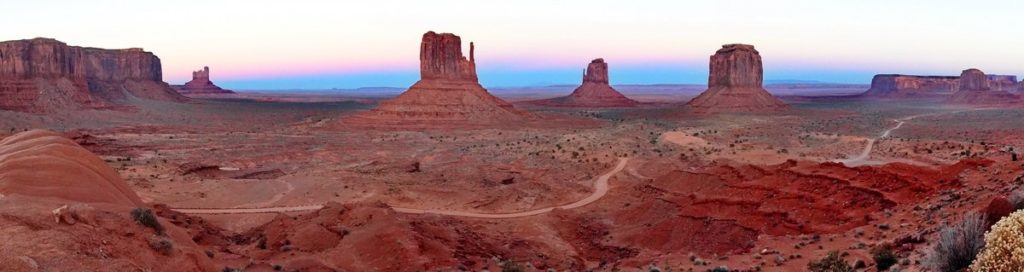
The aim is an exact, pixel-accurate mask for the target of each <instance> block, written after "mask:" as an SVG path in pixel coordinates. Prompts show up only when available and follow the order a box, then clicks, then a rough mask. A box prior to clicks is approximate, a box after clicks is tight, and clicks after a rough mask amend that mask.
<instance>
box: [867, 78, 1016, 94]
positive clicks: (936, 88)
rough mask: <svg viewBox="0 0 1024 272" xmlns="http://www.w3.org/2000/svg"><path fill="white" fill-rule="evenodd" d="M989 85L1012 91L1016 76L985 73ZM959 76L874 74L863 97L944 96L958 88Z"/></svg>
mask: <svg viewBox="0 0 1024 272" xmlns="http://www.w3.org/2000/svg"><path fill="white" fill-rule="evenodd" d="M986 77H987V78H988V79H989V82H990V87H991V88H992V89H995V90H998V91H1013V89H1014V86H1015V85H1017V77H1016V76H1005V75H986ZM959 86H960V77H959V76H914V75H898V74H881V75H875V77H874V78H873V79H872V80H871V89H868V91H867V92H864V94H863V96H865V97H875V98H896V99H899V98H928V97H946V96H949V95H952V94H953V93H954V92H956V91H957V90H959V89H960V88H959Z"/></svg>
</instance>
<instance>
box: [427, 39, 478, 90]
mask: <svg viewBox="0 0 1024 272" xmlns="http://www.w3.org/2000/svg"><path fill="white" fill-rule="evenodd" d="M475 50H476V48H475V46H474V44H473V43H472V42H470V43H469V59H468V60H467V59H466V57H465V56H463V55H462V39H461V38H459V36H456V35H455V34H451V33H441V34H438V33H434V32H433V31H429V32H427V33H425V34H423V41H422V42H421V43H420V79H424V80H427V79H448V80H468V81H477V77H476V59H475V58H474V57H473V53H474V51H475Z"/></svg>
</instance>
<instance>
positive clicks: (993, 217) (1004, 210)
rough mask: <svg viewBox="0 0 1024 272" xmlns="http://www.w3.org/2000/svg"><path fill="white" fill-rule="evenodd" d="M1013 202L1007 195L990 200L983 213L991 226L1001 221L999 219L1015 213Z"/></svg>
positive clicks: (982, 210)
mask: <svg viewBox="0 0 1024 272" xmlns="http://www.w3.org/2000/svg"><path fill="white" fill-rule="evenodd" d="M1014 211H1015V210H1014V208H1013V203H1010V200H1008V199H1006V198H1005V197H1001V196H997V197H995V198H993V199H992V200H991V201H989V203H988V205H987V206H985V208H983V209H981V214H984V215H985V221H986V223H987V224H988V226H989V227H991V226H992V225H995V224H996V222H999V219H1003V217H1006V216H1008V215H1010V214H1011V213H1013V212H1014Z"/></svg>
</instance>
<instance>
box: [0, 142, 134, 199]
mask: <svg viewBox="0 0 1024 272" xmlns="http://www.w3.org/2000/svg"><path fill="white" fill-rule="evenodd" d="M0 194H3V195H6V196H12V195H24V196H32V197H46V198H55V199H60V200H67V201H74V202H83V203H91V204H97V203H105V204H114V205H122V206H141V205H142V200H140V199H139V196H138V195H136V194H135V192H134V191H132V189H131V188H130V187H128V184H126V183H125V182H124V180H122V179H121V177H120V176H119V175H118V173H117V172H116V171H114V169H112V168H110V167H109V166H107V164H106V163H104V162H103V160H102V159H100V158H99V157H97V156H96V155H94V154H92V152H89V151H88V150H85V149H84V148H82V147H81V146H79V145H78V144H76V143H75V142H73V141H71V140H70V139H68V138H64V137H63V136H61V135H59V134H57V133H54V132H51V131H45V130H32V131H28V132H23V133H19V134H16V135H14V136H10V137H7V138H5V139H3V140H2V141H0Z"/></svg>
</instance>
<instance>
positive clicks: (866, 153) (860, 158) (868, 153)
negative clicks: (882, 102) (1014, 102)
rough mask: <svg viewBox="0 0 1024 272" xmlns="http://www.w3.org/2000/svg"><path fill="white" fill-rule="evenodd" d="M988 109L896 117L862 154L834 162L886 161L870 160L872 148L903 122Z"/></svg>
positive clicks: (869, 140) (852, 165)
mask: <svg viewBox="0 0 1024 272" xmlns="http://www.w3.org/2000/svg"><path fill="white" fill-rule="evenodd" d="M987 109H990V108H978V109H969V110H959V111H950V112H938V113H926V114H918V115H912V116H907V117H903V118H900V119H895V120H893V121H896V126H893V127H892V128H889V129H886V130H884V131H882V134H881V135H879V136H878V137H877V138H871V139H868V143H867V145H865V146H864V150H863V151H861V152H860V154H858V155H857V156H854V157H852V158H846V159H840V160H835V161H834V162H838V163H842V164H844V165H846V166H848V167H856V166H861V165H869V164H881V163H884V162H882V161H872V160H870V159H871V150H872V149H874V148H875V142H877V141H878V140H879V139H884V138H886V137H889V134H892V132H893V131H895V130H897V129H900V128H901V127H903V124H905V123H906V122H907V121H910V120H914V119H917V118H921V117H925V116H937V115H945V114H957V113H961V112H968V111H980V110H987Z"/></svg>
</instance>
